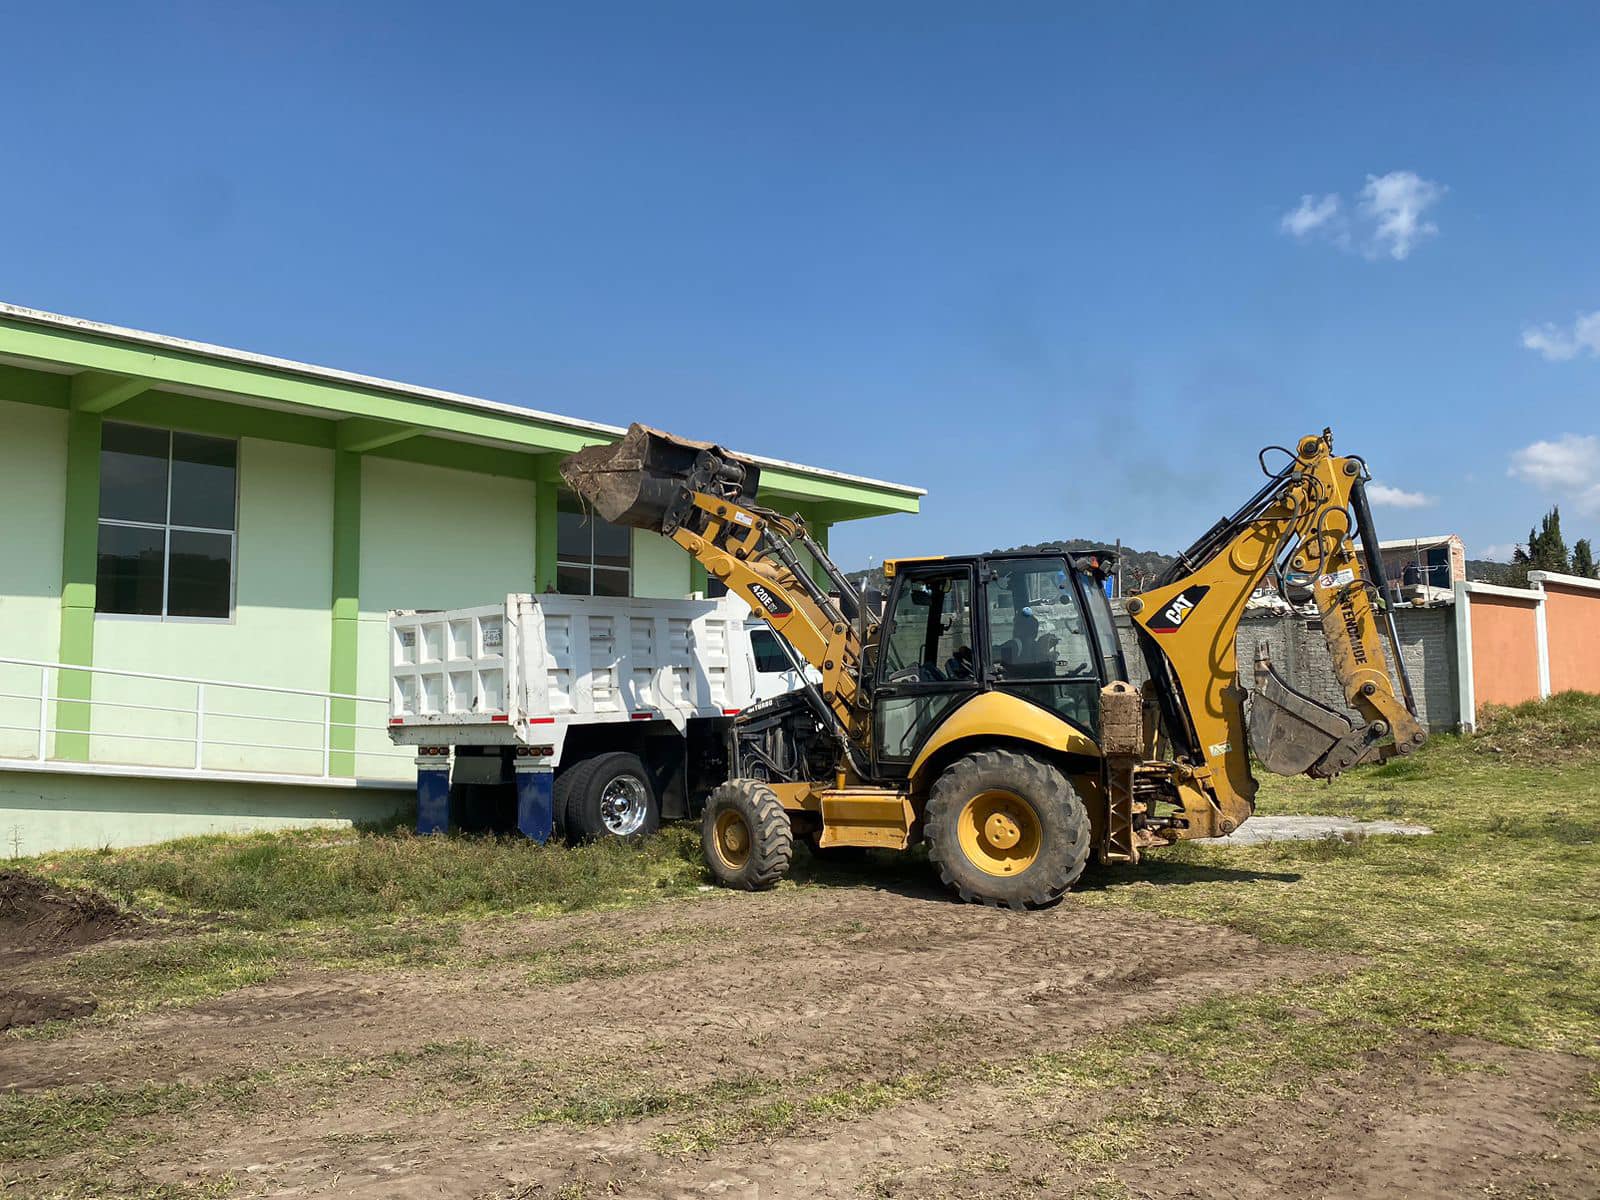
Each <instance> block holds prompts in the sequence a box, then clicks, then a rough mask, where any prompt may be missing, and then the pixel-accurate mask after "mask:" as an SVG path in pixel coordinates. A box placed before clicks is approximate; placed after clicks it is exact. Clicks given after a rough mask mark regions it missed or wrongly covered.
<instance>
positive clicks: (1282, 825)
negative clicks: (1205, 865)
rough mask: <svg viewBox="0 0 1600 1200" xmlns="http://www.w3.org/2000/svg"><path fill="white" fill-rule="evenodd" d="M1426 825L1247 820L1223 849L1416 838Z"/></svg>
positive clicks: (1343, 819)
mask: <svg viewBox="0 0 1600 1200" xmlns="http://www.w3.org/2000/svg"><path fill="white" fill-rule="evenodd" d="M1432 832H1433V830H1431V829H1429V828H1428V827H1427V826H1426V825H1412V824H1408V823H1407V822H1405V821H1357V820H1355V819H1353V818H1351V817H1251V818H1250V819H1249V820H1248V821H1246V822H1245V823H1244V824H1243V825H1241V826H1239V828H1238V829H1237V830H1235V831H1234V832H1233V833H1231V834H1229V835H1228V836H1227V837H1225V838H1217V839H1216V840H1217V841H1219V842H1222V843H1223V844H1225V845H1234V846H1255V845H1259V844H1260V843H1262V842H1293V841H1307V840H1310V841H1315V840H1316V839H1317V838H1325V837H1339V838H1356V837H1373V836H1381V837H1388V836H1393V835H1400V836H1409V837H1417V836H1420V835H1422V834H1425V833H1432Z"/></svg>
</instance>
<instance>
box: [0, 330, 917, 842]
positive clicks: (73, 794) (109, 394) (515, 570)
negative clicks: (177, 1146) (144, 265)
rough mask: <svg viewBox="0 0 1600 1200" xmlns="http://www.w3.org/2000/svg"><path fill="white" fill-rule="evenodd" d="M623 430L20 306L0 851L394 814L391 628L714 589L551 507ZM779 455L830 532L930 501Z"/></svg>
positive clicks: (1, 537) (647, 541)
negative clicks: (472, 608)
mask: <svg viewBox="0 0 1600 1200" xmlns="http://www.w3.org/2000/svg"><path fill="white" fill-rule="evenodd" d="M649 415H650V414H649V413H648V412H641V413H640V416H641V417H643V418H646V419H648V418H649ZM621 432H622V431H621V430H619V429H616V428H613V427H611V426H606V425H598V424H594V423H592V422H587V421H581V420H577V419H573V418H567V417H561V416H556V415H553V414H550V413H545V412H537V411H534V410H532V409H528V408H523V407H520V406H518V405H515V404H507V403H500V402H495V401H490V400H481V399H476V398H474V397H470V396H462V395H456V394H453V393H449V392H441V391H435V390H433V389H429V388H422V387H413V386H410V385H408V384H403V383H396V382H393V381H390V380H383V379H374V378H369V377H365V376H361V375H355V374H351V373H349V372H344V371H339V370H333V369H328V368H324V367H316V366H309V365H306V364H304V363H296V362H289V361H286V360H282V359H276V358H269V357H266V356H263V355H259V354H253V353H248V352H244V351H238V350H230V349H225V348H222V347H218V346H210V345H203V344H199V343H195V342H189V341H184V340H181V339H178V338H172V337H165V336H161V335H157V334H151V333H144V332H140V331H138V330H132V329H122V328H116V327H112V326H107V325H100V324H96V323H94V322H90V321H83V320H78V319H75V318H71V317H63V316H58V315H55V314H52V313H45V312H38V311H35V310H31V309H26V308H19V307H16V306H13V305H9V304H0V494H3V496H4V512H5V519H4V521H3V522H0V855H8V856H9V855H29V854H37V853H42V852H46V851H49V850H52V849H57V848H61V847H66V846H95V845H107V844H130V843H137V842H146V841H154V840H159V839H161V838H164V837H172V836H179V835H183V834H189V833H199V832H209V831H232V830H242V829H250V828H266V827H272V826H275V825H282V824H286V823H288V824H293V823H304V822H309V821H330V820H331V821H338V820H350V819H360V818H366V817H371V816H376V815H381V814H382V813H384V812H387V811H391V810H392V809H393V808H394V807H395V806H396V804H397V802H399V801H402V800H404V798H405V790H406V789H408V788H409V787H410V784H411V781H412V779H413V778H414V774H413V765H412V759H411V755H410V754H409V752H403V751H399V750H397V749H396V748H395V747H393V746H391V745H390V744H389V741H388V738H387V735H386V733H385V720H386V717H387V700H386V689H387V686H388V675H387V662H386V658H385V655H386V645H387V642H386V628H385V614H386V613H387V611H388V610H389V609H391V608H453V607H460V606H465V605H474V604H485V603H495V602H497V601H498V600H499V599H500V598H501V597H503V596H504V595H505V594H506V593H508V592H514V591H528V590H534V591H540V592H543V591H549V590H560V591H568V592H579V593H594V594H604V595H618V594H627V595H634V596H650V597H681V596H688V595H692V594H695V593H697V592H703V591H704V589H705V583H706V581H705V576H704V574H703V573H702V572H700V571H699V569H698V567H697V565H696V564H695V563H694V562H693V561H692V560H691V559H690V558H689V557H688V556H687V555H685V554H684V553H683V552H682V551H681V550H679V549H678V547H676V546H674V545H673V544H671V543H670V542H668V541H666V540H665V539H662V538H658V537H654V536H651V535H648V534H643V533H638V532H636V531H629V530H624V529H620V528H616V527H611V526H607V525H605V524H604V523H603V522H598V521H597V520H596V519H594V518H590V517H587V516H585V515H584V514H582V513H581V512H579V511H578V510H577V507H576V505H575V504H573V503H572V502H571V501H570V500H569V499H568V498H567V497H566V496H565V494H564V493H563V492H562V491H561V489H560V487H559V485H558V482H557V480H558V476H557V474H556V470H555V467H556V464H557V463H558V462H559V461H560V459H561V457H562V456H563V455H565V454H567V453H570V452H571V451H573V450H576V449H579V448H581V447H583V446H587V445H592V444H595V443H597V442H602V441H607V440H612V439H614V438H616V437H618V436H620V434H621ZM761 461H762V463H763V471H762V485H763V489H762V490H763V498H764V500H765V502H767V503H769V504H771V505H772V506H773V507H778V508H782V509H785V510H788V511H795V512H799V513H801V514H803V515H804V516H805V517H806V518H807V520H808V521H809V522H810V523H811V524H812V526H813V528H814V529H816V530H817V531H819V532H820V533H821V534H822V536H823V538H824V539H825V538H826V533H827V530H828V528H829V527H830V526H831V525H834V524H837V523H838V522H840V521H849V520H856V519H859V518H862V517H869V516H874V515H879V514H884V513H896V512H916V511H917V509H918V505H919V500H920V497H921V495H922V492H921V490H920V489H918V488H913V487H907V486H903V485H900V484H892V483H884V482H881V481H878V480H873V479H863V478H859V477H856V476H851V475H844V474H840V473H838V472H834V471H828V470H824V469H820V468H816V467H806V466H800V465H797V464H794V463H786V462H776V461H771V460H765V459H763V460H761Z"/></svg>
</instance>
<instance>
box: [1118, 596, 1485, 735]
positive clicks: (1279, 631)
mask: <svg viewBox="0 0 1600 1200" xmlns="http://www.w3.org/2000/svg"><path fill="white" fill-rule="evenodd" d="M1395 623H1396V626H1397V628H1398V630H1399V634H1400V652H1401V656H1402V657H1403V659H1404V661H1405V664H1406V669H1407V670H1408V671H1409V672H1410V675H1411V686H1412V689H1413V690H1414V692H1415V694H1416V698H1417V714H1418V716H1419V717H1420V718H1421V720H1422V723H1423V725H1424V726H1426V727H1427V728H1428V729H1430V730H1436V731H1437V730H1449V729H1454V728H1456V725H1457V722H1458V719H1459V713H1460V705H1459V701H1458V695H1459V686H1460V685H1459V681H1458V680H1457V678H1456V675H1457V668H1456V648H1455V637H1456V633H1455V629H1456V627H1455V615H1454V610H1453V609H1451V608H1448V607H1445V608H1402V609H1397V610H1396V612H1395ZM1117 634H1118V636H1119V638H1120V639H1121V641H1122V651H1123V656H1124V657H1125V658H1126V659H1127V661H1128V672H1129V674H1130V675H1131V676H1132V677H1133V680H1134V682H1135V683H1143V682H1144V680H1145V678H1146V675H1147V672H1146V670H1145V664H1144V656H1143V654H1141V653H1140V651H1139V647H1138V643H1137V640H1136V639H1135V637H1134V631H1133V622H1132V621H1130V620H1129V619H1128V618H1127V616H1126V615H1124V614H1121V613H1119V614H1118V615H1117ZM1262 642H1265V643H1266V644H1267V652H1268V654H1269V655H1270V656H1271V658H1272V664H1273V666H1274V667H1276V668H1277V670H1278V673H1279V674H1280V675H1282V676H1283V677H1284V678H1285V679H1286V680H1288V682H1289V684H1290V685H1291V686H1292V687H1294V688H1295V689H1296V690H1298V691H1301V692H1304V693H1305V694H1306V695H1308V696H1310V697H1311V698H1312V699H1314V700H1319V701H1321V702H1322V703H1323V704H1326V705H1328V706H1329V707H1330V708H1333V709H1336V710H1338V711H1340V712H1345V713H1350V710H1349V708H1348V707H1346V705H1345V703H1344V691H1343V689H1342V688H1341V687H1340V686H1339V681H1338V679H1337V678H1336V677H1335V676H1334V673H1333V659H1332V657H1331V656H1330V655H1329V653H1328V644H1327V642H1326V641H1324V640H1323V637H1322V625H1321V623H1320V622H1319V621H1317V620H1316V619H1315V618H1306V617H1279V616H1265V617H1249V618H1246V619H1245V620H1244V621H1242V622H1241V623H1240V625H1239V635H1238V640H1237V643H1236V646H1235V652H1236V654H1237V655H1238V660H1239V669H1240V672H1241V673H1242V674H1243V675H1244V676H1245V683H1246V685H1247V686H1248V685H1249V684H1250V682H1251V673H1252V672H1253V670H1254V668H1255V661H1256V649H1257V647H1258V646H1259V645H1260V644H1261V643H1262ZM1350 715H1351V716H1352V717H1354V715H1355V714H1354V713H1350Z"/></svg>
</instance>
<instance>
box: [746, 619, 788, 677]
mask: <svg viewBox="0 0 1600 1200" xmlns="http://www.w3.org/2000/svg"><path fill="white" fill-rule="evenodd" d="M750 651H751V653H752V654H754V655H755V659H756V670H758V671H760V672H761V673H762V674H763V675H781V674H782V673H783V672H785V671H792V670H794V664H793V663H791V662H790V661H789V656H788V655H787V654H785V653H784V652H783V647H782V646H780V645H778V635H777V634H775V633H773V632H772V630H770V629H752V630H751V631H750Z"/></svg>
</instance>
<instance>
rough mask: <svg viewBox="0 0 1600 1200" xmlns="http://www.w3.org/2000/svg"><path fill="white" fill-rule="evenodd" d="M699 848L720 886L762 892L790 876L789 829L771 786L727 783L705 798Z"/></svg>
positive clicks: (738, 781) (791, 838)
mask: <svg viewBox="0 0 1600 1200" xmlns="http://www.w3.org/2000/svg"><path fill="white" fill-rule="evenodd" d="M700 846H701V849H702V850H703V851H704V852H705V856H706V866H707V867H709V868H710V870H711V877H712V878H713V879H715V880H716V881H717V882H718V883H720V884H721V885H722V886H723V887H730V888H738V889H739V890H741V891H745V892H764V891H766V890H767V889H769V888H772V887H775V886H776V885H777V882H778V880H780V879H782V878H783V877H784V876H785V875H787V874H788V873H789V863H790V862H791V860H792V859H793V858H794V831H793V829H792V828H791V827H790V824H789V814H788V813H786V812H785V811H784V810H783V805H782V804H780V803H779V802H778V797H777V794H776V793H775V792H773V790H772V789H771V788H769V787H768V786H767V785H766V784H764V783H761V782H760V781H758V780H755V779H730V780H728V782H726V783H724V784H721V785H719V786H718V787H717V788H716V790H714V791H713V792H712V793H711V795H710V796H708V797H707V798H706V811H705V814H704V816H702V817H701V820H700Z"/></svg>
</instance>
